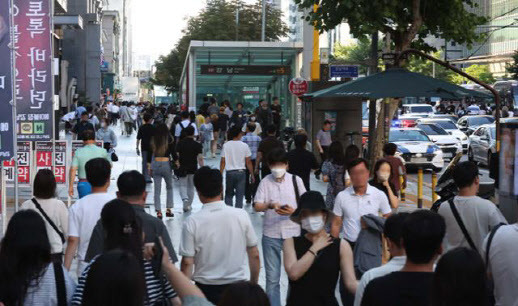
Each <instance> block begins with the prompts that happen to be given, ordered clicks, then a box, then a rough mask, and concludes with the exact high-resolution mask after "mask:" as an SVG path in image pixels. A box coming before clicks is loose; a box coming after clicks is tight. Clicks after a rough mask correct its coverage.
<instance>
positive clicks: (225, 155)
mask: <svg viewBox="0 0 518 306" xmlns="http://www.w3.org/2000/svg"><path fill="white" fill-rule="evenodd" d="M241 136H242V133H241V129H240V128H239V127H237V126H233V127H232V128H230V130H229V131H228V137H229V139H232V140H230V141H227V142H226V143H225V144H224V145H223V148H222V149H221V163H220V171H221V174H223V171H225V170H226V172H227V173H226V176H225V186H226V189H225V203H226V204H227V205H230V206H233V203H232V198H233V197H234V195H236V207H237V208H242V207H243V197H244V196H245V183H246V169H248V171H250V173H253V171H254V168H253V166H252V159H251V156H252V152H251V151H250V147H249V146H248V145H247V144H246V143H244V142H242V141H241ZM250 180H251V182H252V184H253V183H254V182H255V178H254V176H250Z"/></svg>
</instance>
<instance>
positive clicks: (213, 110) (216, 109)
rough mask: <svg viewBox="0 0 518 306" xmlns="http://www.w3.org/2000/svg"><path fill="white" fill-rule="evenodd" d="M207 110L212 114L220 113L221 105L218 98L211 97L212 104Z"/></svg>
mask: <svg viewBox="0 0 518 306" xmlns="http://www.w3.org/2000/svg"><path fill="white" fill-rule="evenodd" d="M207 112H208V113H209V115H211V116H212V115H217V114H219V106H218V105H217V103H216V99H215V98H214V97H212V98H210V106H209V107H208V108H207Z"/></svg>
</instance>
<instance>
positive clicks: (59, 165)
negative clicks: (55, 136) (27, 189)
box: [35, 141, 67, 184]
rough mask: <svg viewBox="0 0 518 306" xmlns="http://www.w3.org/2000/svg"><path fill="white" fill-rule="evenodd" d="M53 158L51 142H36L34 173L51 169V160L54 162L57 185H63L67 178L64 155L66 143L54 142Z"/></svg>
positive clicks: (65, 153)
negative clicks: (53, 156) (53, 155)
mask: <svg viewBox="0 0 518 306" xmlns="http://www.w3.org/2000/svg"><path fill="white" fill-rule="evenodd" d="M54 145H55V146H54V150H55V151H54V152H55V154H56V155H55V158H52V142H51V141H39V142H36V152H35V154H36V171H38V170H40V169H52V160H54V164H55V168H54V176H55V177H56V182H57V183H58V184H65V183H66V180H67V177H66V173H67V168H66V155H67V142H66V141H56V142H54Z"/></svg>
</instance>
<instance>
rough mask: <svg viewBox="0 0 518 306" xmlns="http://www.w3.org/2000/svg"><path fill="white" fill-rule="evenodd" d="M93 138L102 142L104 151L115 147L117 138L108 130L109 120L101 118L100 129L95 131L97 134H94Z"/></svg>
mask: <svg viewBox="0 0 518 306" xmlns="http://www.w3.org/2000/svg"><path fill="white" fill-rule="evenodd" d="M95 138H96V139H97V140H100V141H102V142H103V145H104V148H105V149H106V151H109V150H110V148H115V147H116V146H117V136H116V135H115V132H114V131H113V130H112V129H111V128H110V120H109V119H108V118H103V119H102V120H101V128H100V129H99V130H97V133H95Z"/></svg>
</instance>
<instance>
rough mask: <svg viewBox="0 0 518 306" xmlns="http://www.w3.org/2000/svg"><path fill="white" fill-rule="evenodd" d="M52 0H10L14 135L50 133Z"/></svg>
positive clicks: (40, 136) (42, 136) (32, 138)
mask: <svg viewBox="0 0 518 306" xmlns="http://www.w3.org/2000/svg"><path fill="white" fill-rule="evenodd" d="M50 1H52V0H14V45H15V50H16V82H15V84H16V111H17V116H16V117H17V118H16V121H17V126H18V139H19V140H25V141H36V140H50V139H52V136H53V135H52V134H53V131H52V130H53V119H52V118H53V98H54V90H53V85H52V84H53V82H52V81H53V80H52V79H53V76H52V36H51V33H52V29H51V24H52V21H51V18H52V12H51V11H50V8H51V4H50Z"/></svg>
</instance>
